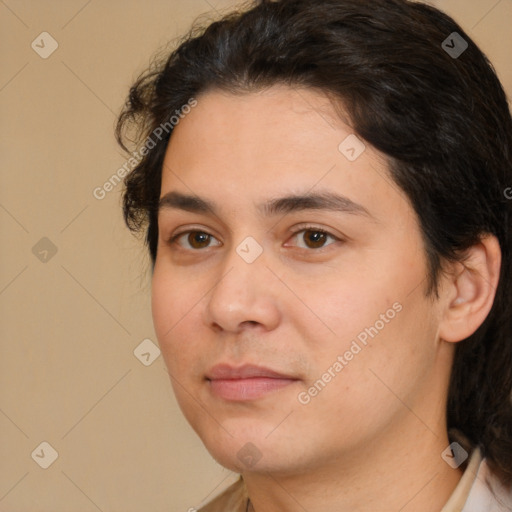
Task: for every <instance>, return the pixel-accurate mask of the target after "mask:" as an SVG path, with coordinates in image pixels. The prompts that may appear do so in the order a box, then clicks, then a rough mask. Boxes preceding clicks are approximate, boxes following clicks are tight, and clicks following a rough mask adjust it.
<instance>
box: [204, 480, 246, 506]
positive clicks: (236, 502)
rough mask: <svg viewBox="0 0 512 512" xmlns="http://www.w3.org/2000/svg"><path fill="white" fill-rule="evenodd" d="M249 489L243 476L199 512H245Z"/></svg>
mask: <svg viewBox="0 0 512 512" xmlns="http://www.w3.org/2000/svg"><path fill="white" fill-rule="evenodd" d="M246 506H247V491H246V487H245V484H244V481H243V479H242V477H240V478H239V479H238V480H237V481H236V482H235V483H234V484H232V485H230V486H229V487H228V488H227V489H226V490H225V491H223V492H222V493H221V494H219V496H217V497H216V498H214V499H213V500H212V501H210V502H209V503H207V504H206V505H205V506H204V507H201V508H200V509H199V510H198V512H245V509H246Z"/></svg>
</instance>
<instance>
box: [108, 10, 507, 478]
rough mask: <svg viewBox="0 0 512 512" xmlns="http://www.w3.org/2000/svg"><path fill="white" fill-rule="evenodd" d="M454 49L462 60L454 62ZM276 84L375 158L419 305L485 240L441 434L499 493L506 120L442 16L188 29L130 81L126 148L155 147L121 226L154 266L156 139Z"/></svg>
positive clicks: (270, 21) (290, 15)
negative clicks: (327, 106)
mask: <svg viewBox="0 0 512 512" xmlns="http://www.w3.org/2000/svg"><path fill="white" fill-rule="evenodd" d="M454 32H456V33H457V34H458V35H457V36H455V35H454V34H453V33H454ZM450 38H451V39H450ZM454 38H455V39H454ZM459 38H461V39H459ZM445 41H447V43H446V42H445ZM443 42H445V43H444V44H443ZM466 44H467V48H465V45H466ZM454 48H455V49H456V50H457V49H459V50H464V48H465V50H464V51H463V52H462V53H461V54H460V55H456V54H454V52H451V51H449V50H450V49H454ZM275 84H287V85H289V86H292V87H297V86H300V87H309V88H316V89H319V90H321V91H324V92H325V93H327V94H328V95H329V96H330V97H332V98H333V99H334V101H336V100H337V101H338V102H340V104H342V105H343V107H344V108H345V109H346V111H347V112H348V113H349V116H350V121H351V125H352V128H353V129H354V131H355V132H356V133H357V134H358V135H359V136H360V137H361V138H362V139H364V140H365V141H367V142H368V143H369V144H370V145H372V146H374V147H375V148H377V149H378V150H380V151H381V152H383V153H384V154H385V155H387V157H388V160H389V168H390V174H391V176H392V178H393V180H394V181H395V182H396V184H397V185H398V186H399V187H400V188H401V189H403V190H404V191H405V193H406V194H407V196H408V197H409V200H410V202H411V204H412V206H413V208H414V210H415V211H416V214H417V216H418V219H419V223H420V226H421V229H422V234H423V237H424V241H425V250H426V254H427V258H428V262H429V275H428V286H427V287H426V291H425V292H426V294H428V295H431V296H432V297H434V296H437V283H438V278H439V273H440V272H442V270H443V261H445V260H447V261H462V260H463V256H464V251H465V250H466V249H468V248H469V247H471V246H472V245H474V244H476V243H478V242H479V240H480V238H481V237H482V235H484V234H487V233H490V234H493V235H495V236H496V237H497V238H498V240H499V243H500V246H501V250H502V256H503V258H502V268H501V274H500V280H499V285H498V288H497V290H496V298H495V301H494V304H493V307H492V310H491V312H490V314H489V315H488V317H487V318H486V320H485V321H484V323H483V324H482V325H481V326H480V328H479V329H478V330H477V331H476V332H475V333H474V334H473V335H472V336H470V337H469V338H468V339H466V340H464V341H462V342H460V343H458V344H457V348H456V354H455V361H454V365H453V369H452V376H451V383H450V388H449V397H448V403H447V422H448V425H447V427H448V428H456V429H458V430H460V431H461V432H462V433H463V434H464V435H465V436H466V437H467V438H468V439H469V441H470V442H471V443H472V444H474V445H479V446H480V447H481V449H482V451H483V454H484V456H486V457H487V459H488V463H489V465H490V467H491V469H492V470H493V472H494V473H495V474H496V475H497V476H498V477H499V479H500V480H501V482H502V483H503V484H505V485H507V486H508V485H511V484H512V403H511V391H512V325H511V324H512V293H511V290H512V289H511V287H510V285H509V283H510V282H511V276H512V252H511V251H512V246H511V236H510V221H511V218H512V216H511V207H512V201H510V200H507V197H505V196H506V192H505V191H506V190H507V187H510V186H512V119H511V115H510V112H509V108H508V104H507V98H506V95H505V93H504V91H503V88H502V86H501V84H500V82H499V80H498V78H497V77H496V74H495V72H494V71H493V68H492V66H491V64H490V63H489V61H488V60H487V58H486V57H485V55H484V54H483V53H482V52H481V51H480V50H479V48H478V47H477V46H476V45H475V44H474V42H473V41H472V40H471V39H470V38H469V36H468V35H467V34H466V33H465V32H464V31H463V30H462V28H461V27H460V26H459V25H458V24H456V23H455V22H454V21H453V20H452V19H451V18H450V17H449V16H447V15H445V14H443V13H442V12H440V11H438V10H437V9H435V8H433V7H430V6H427V5H425V4H422V3H417V2H411V1H407V0H315V1H314V2H312V1H311V0H280V1H269V0H259V1H257V2H255V3H253V4H252V5H251V6H250V7H248V8H246V9H245V10H242V11H238V12H233V13H231V14H229V15H227V16H225V17H224V18H223V19H221V20H220V21H216V22H213V23H210V24H209V25H208V26H207V27H206V28H205V29H195V30H193V31H192V32H191V33H190V34H189V35H188V36H187V37H186V38H185V39H184V40H183V41H182V42H181V44H180V45H179V47H178V48H177V49H175V50H174V51H173V52H172V53H171V54H170V55H166V56H165V58H164V59H161V60H159V61H158V62H157V63H156V64H155V66H154V67H153V68H151V69H149V70H148V71H147V72H145V73H144V74H143V75H142V76H141V77H140V78H139V79H138V80H137V82H136V83H135V84H134V85H133V87H132V88H131V91H130V95H129V98H128V101H127V103H126V105H125V108H124V110H123V112H122V114H121V115H120V118H119V121H118V126H117V137H118V140H119V142H120V143H121V144H122V145H123V147H124V148H125V149H127V145H128V141H129V138H128V135H127V134H128V132H131V130H132V128H134V127H135V128H136V129H137V130H136V134H135V139H134V140H132V142H135V144H138V145H139V147H140V145H141V144H143V143H144V142H147V141H148V140H149V139H150V138H151V139H153V138H154V139H155V142H156V145H155V147H154V148H153V149H151V150H150V151H148V152H147V154H145V155H144V157H143V158H142V159H141V160H140V162H139V163H138V165H137V166H136V167H135V168H134V169H133V171H132V172H131V173H130V174H129V175H128V176H127V177H126V180H125V186H126V188H125V193H124V197H123V199H124V215H125V220H126V223H127V225H128V226H129V227H130V229H132V230H134V231H140V230H143V229H146V242H147V244H148V247H149V251H150V255H151V259H152V262H153V264H154V261H155V258H156V252H157V239H158V219H157V215H156V205H157V203H158V199H159V195H160V186H161V172H162V163H163V158H164V154H165V150H166V147H167V143H168V140H169V137H171V136H172V129H171V127H169V129H168V130H166V133H165V136H164V137H161V138H160V139H158V140H156V138H155V137H154V133H155V130H157V129H158V127H159V126H161V125H162V123H165V122H166V121H168V120H169V118H170V116H172V115H173V113H174V112H176V111H180V112H181V109H182V108H183V106H184V105H186V104H187V103H188V102H189V101H190V99H191V98H197V97H198V96H199V95H200V94H201V93H204V92H205V91H207V90H211V89H220V90H225V91H229V92H231V93H234V94H240V93H244V92H251V91H256V90H261V89H263V88H266V87H270V86H272V85H275Z"/></svg>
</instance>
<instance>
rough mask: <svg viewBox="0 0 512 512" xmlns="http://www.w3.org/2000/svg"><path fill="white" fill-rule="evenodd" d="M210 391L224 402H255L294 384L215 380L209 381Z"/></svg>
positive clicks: (259, 379) (268, 380) (261, 379)
mask: <svg viewBox="0 0 512 512" xmlns="http://www.w3.org/2000/svg"><path fill="white" fill-rule="evenodd" d="M209 382H210V389H211V391H212V392H213V394H214V395H217V396H219V397H220V398H223V399H224V400H233V401H239V402H240V401H246V400H256V399H257V398H261V397H263V396H265V395H267V394H268V393H271V392H273V391H276V390H278V389H282V388H284V387H286V386H289V385H290V384H293V383H294V382H296V380H295V379H285V378H283V379H274V378H269V377H254V378H251V379H217V380H211V381H209Z"/></svg>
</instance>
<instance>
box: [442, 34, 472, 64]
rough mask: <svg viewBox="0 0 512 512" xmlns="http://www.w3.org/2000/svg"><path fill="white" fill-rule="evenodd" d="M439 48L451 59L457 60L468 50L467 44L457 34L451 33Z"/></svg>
mask: <svg viewBox="0 0 512 512" xmlns="http://www.w3.org/2000/svg"><path fill="white" fill-rule="evenodd" d="M441 47H442V48H443V50H444V51H445V52H446V53H447V54H448V55H449V56H450V57H451V58H452V59H458V58H459V57H460V56H461V55H462V54H463V53H464V52H465V51H466V50H467V49H468V42H467V41H466V40H465V39H464V38H463V37H462V36H461V35H460V34H459V33H458V32H452V33H451V34H450V35H449V36H448V37H447V38H446V39H445V40H444V41H443V43H442V45H441Z"/></svg>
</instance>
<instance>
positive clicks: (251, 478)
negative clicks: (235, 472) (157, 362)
mask: <svg viewBox="0 0 512 512" xmlns="http://www.w3.org/2000/svg"><path fill="white" fill-rule="evenodd" d="M410 416H411V418H410V421H408V422H406V423H409V424H408V425H405V428H404V429H403V431H402V432H398V435H397V431H396V426H395V427H390V429H388V432H383V433H382V435H381V436H379V439H373V440H372V442H371V444H366V445H365V446H361V447H358V448H355V449H353V450H352V451H351V452H345V453H342V454H336V455H333V457H332V459H331V460H329V461H325V464H322V465H321V466H318V467H316V468H314V469H313V470H311V471H309V472H304V471H301V472H297V473H296V474H291V473H286V474H285V473H282V472H280V473H272V472H270V471H269V472H265V473H248V474H244V475H243V476H244V481H245V483H246V485H247V489H248V493H249V496H250V505H249V507H248V510H252V511H254V512H261V511H264V512H302V511H305V510H307V511H308V512H320V511H322V512H324V511H325V510H336V511H337V512H345V511H347V512H348V511H353V510H375V511H387V510H397V511H398V510H400V512H439V510H441V509H442V507H443V506H444V504H445V503H446V501H447V500H448V498H449V497H450V495H451V494H452V492H453V490H454V489H455V487H456V485H457V483H458V482H459V480H460V478H461V476H462V471H461V470H460V469H452V468H451V467H450V466H449V465H448V464H447V463H446V462H445V461H444V460H443V459H442V458H441V453H442V452H443V451H444V450H445V448H446V447H447V446H448V445H449V441H448V435H447V433H446V429H436V432H437V433H434V432H432V431H430V430H429V429H428V428H427V427H426V426H425V425H423V424H422V423H421V422H420V421H419V420H418V419H417V418H416V417H415V416H414V415H410ZM411 424H414V425H415V429H414V430H412V431H411ZM391 432H392V435H393V438H394V439H395V440H396V442H394V443H390V439H389V437H390V435H391ZM411 432H412V435H411ZM401 434H403V435H401ZM379 447H382V448H381V449H379Z"/></svg>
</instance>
